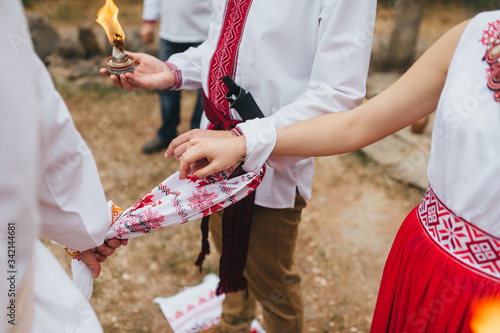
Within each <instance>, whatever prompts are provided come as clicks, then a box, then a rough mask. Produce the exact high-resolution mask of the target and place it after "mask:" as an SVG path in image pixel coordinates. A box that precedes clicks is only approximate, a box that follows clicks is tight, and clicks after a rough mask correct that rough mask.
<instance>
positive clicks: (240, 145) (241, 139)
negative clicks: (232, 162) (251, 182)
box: [231, 128, 247, 163]
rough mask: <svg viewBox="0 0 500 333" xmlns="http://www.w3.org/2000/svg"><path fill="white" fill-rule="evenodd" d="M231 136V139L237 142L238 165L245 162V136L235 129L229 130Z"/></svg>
mask: <svg viewBox="0 0 500 333" xmlns="http://www.w3.org/2000/svg"><path fill="white" fill-rule="evenodd" d="M231 134H232V135H233V138H234V139H235V140H238V141H237V150H236V151H237V152H238V156H240V159H239V160H238V163H243V162H245V157H246V151H247V148H246V140H245V136H244V135H243V133H242V132H241V131H240V130H239V129H237V128H233V129H232V130H231Z"/></svg>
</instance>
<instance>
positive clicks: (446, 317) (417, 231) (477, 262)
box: [371, 188, 500, 333]
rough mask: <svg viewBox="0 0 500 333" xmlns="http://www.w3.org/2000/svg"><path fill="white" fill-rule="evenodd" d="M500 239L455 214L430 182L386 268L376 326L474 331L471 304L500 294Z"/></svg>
mask: <svg viewBox="0 0 500 333" xmlns="http://www.w3.org/2000/svg"><path fill="white" fill-rule="evenodd" d="M499 264H500V240H499V239H498V238H495V237H493V236H491V235H488V234H487V233H485V232H483V231H482V230H480V229H478V228H477V227H475V226H473V225H471V224H470V223H468V222H467V221H464V220H463V219H461V218H459V217H457V216H455V215H454V214H453V213H452V212H451V211H450V210H449V209H447V208H446V206H444V205H443V204H442V203H441V202H440V201H439V199H437V198H436V197H435V195H434V193H433V192H432V190H431V189H430V188H429V190H428V191H427V193H426V195H425V197H424V199H423V201H422V203H421V204H420V205H418V206H417V207H416V208H415V209H413V210H412V211H411V213H410V214H409V215H408V216H407V217H406V219H405V221H404V223H403V225H402V226H401V228H400V229H399V231H398V234H397V236H396V239H395V240H394V244H393V245H392V248H391V251H390V253H389V257H388V258H387V262H386V265H385V268H384V274H383V276H382V282H381V285H380V290H379V294H378V299H377V305H376V307H375V313H374V317H373V322H372V327H371V332H372V333H382V332H395V333H396V332H397V333H401V332H408V333H410V332H426V333H429V332H436V333H444V332H450V333H451V332H453V333H457V332H472V330H471V328H470V323H469V322H470V318H471V314H472V313H471V306H472V305H473V304H474V303H475V302H476V301H478V300H483V299H488V298H493V297H495V296H497V295H500V269H499V267H498V265H499Z"/></svg>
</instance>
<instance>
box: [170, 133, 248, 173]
mask: <svg viewBox="0 0 500 333" xmlns="http://www.w3.org/2000/svg"><path fill="white" fill-rule="evenodd" d="M245 155H246V142H245V137H244V136H240V137H236V138H209V139H192V140H190V141H189V143H188V146H187V149H186V151H185V152H184V154H182V156H181V158H180V162H181V163H180V167H179V171H180V178H181V179H184V178H186V176H187V175H188V174H189V173H193V174H194V175H195V176H196V177H198V178H204V177H206V176H208V175H211V174H213V173H215V172H218V171H221V170H225V169H227V168H229V167H231V166H234V165H235V164H237V163H238V160H240V159H241V158H242V157H244V156H245Z"/></svg>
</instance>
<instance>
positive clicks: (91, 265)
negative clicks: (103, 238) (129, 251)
mask: <svg viewBox="0 0 500 333" xmlns="http://www.w3.org/2000/svg"><path fill="white" fill-rule="evenodd" d="M127 243H128V239H110V240H109V241H107V242H104V243H103V244H102V245H101V246H99V247H97V248H96V250H95V252H94V251H93V250H86V251H83V252H82V253H81V254H80V255H79V256H78V257H79V258H80V260H81V261H83V263H84V264H85V265H86V266H87V267H88V269H90V271H91V272H92V277H93V278H94V279H95V278H97V277H98V276H99V274H100V273H101V262H104V261H105V260H106V258H107V257H109V256H110V255H112V254H113V253H114V252H115V250H116V249H117V248H119V247H120V246H122V245H124V246H125V245H127Z"/></svg>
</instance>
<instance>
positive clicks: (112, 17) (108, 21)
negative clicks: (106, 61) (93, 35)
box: [96, 0, 125, 45]
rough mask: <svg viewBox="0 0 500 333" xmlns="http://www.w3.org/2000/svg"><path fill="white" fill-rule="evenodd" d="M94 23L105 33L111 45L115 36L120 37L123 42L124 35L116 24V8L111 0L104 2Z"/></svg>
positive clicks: (117, 23)
mask: <svg viewBox="0 0 500 333" xmlns="http://www.w3.org/2000/svg"><path fill="white" fill-rule="evenodd" d="M96 22H97V23H99V24H100V25H101V26H102V27H103V28H104V30H105V31H106V35H107V36H108V40H109V42H110V43H111V45H113V43H114V40H115V38H116V37H117V36H118V37H121V39H122V41H123V40H125V33H124V32H123V29H122V27H121V25H120V23H119V22H118V7H117V6H116V5H115V3H114V2H113V0H106V4H105V5H104V6H103V7H102V8H101V9H100V10H99V12H98V13H97V20H96Z"/></svg>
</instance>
